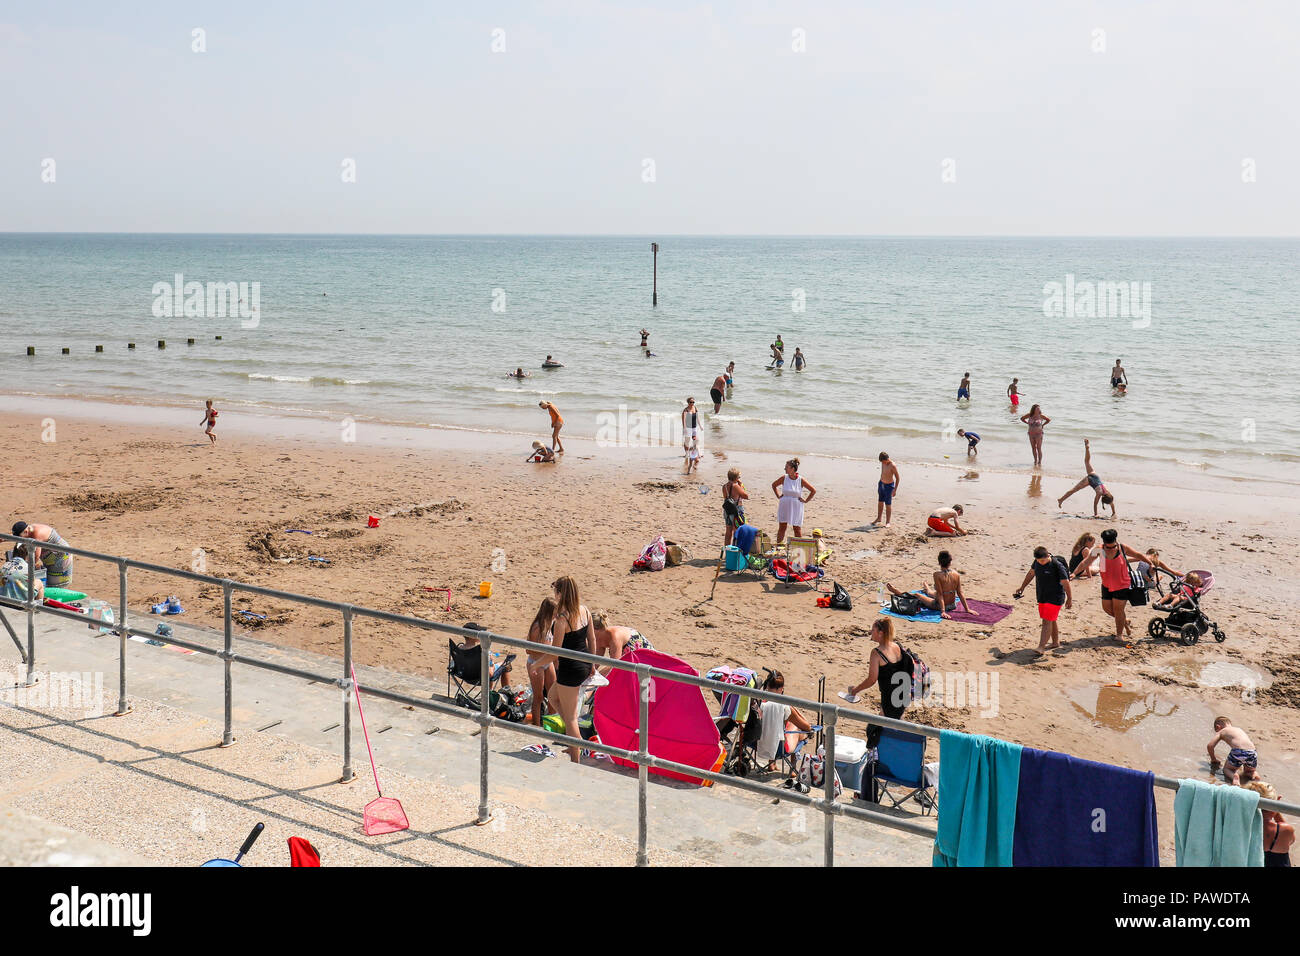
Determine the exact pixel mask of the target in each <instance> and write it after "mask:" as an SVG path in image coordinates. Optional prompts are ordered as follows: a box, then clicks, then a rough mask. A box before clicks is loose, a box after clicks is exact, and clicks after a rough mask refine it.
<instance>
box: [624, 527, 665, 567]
mask: <svg viewBox="0 0 1300 956" xmlns="http://www.w3.org/2000/svg"><path fill="white" fill-rule="evenodd" d="M667 563H668V545H667V543H666V542H665V541H664V536H663V535H660V536H659V537H657V538H655V539H654V540H653V541H651V542H650V543H649V544H648V545H646V546H645V549H644V550H643V551H642V552H641V554H640V556H639V557H638V558H637V559H636V560H635V561H633V562H632V570H634V571H662V570H663V569H664V565H665V564H667Z"/></svg>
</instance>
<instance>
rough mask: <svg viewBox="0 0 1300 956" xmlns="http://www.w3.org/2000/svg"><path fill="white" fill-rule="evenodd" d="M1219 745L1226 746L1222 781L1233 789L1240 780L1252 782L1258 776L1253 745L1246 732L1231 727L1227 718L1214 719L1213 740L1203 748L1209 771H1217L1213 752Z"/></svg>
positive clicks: (1217, 763)
mask: <svg viewBox="0 0 1300 956" xmlns="http://www.w3.org/2000/svg"><path fill="white" fill-rule="evenodd" d="M1221 743H1222V744H1227V745H1228V759H1227V761H1225V762H1224V764H1223V779H1224V780H1226V781H1227V782H1228V783H1230V784H1232V785H1233V786H1234V787H1235V786H1237V785H1239V784H1240V783H1241V781H1242V779H1246V780H1252V779H1254V778H1255V777H1257V776H1258V775H1259V773H1258V771H1259V755H1258V754H1257V753H1256V752H1255V745H1254V744H1253V743H1251V742H1250V738H1249V737H1247V736H1246V732H1245V731H1244V730H1242V729H1241V728H1240V727H1234V726H1232V721H1230V720H1229V719H1228V718H1227V717H1216V718H1215V719H1214V739H1213V740H1211V741H1210V742H1209V743H1208V744H1206V746H1205V750H1206V752H1207V753H1208V754H1209V755H1210V770H1211V771H1215V770H1218V769H1219V758H1218V757H1217V756H1216V755H1215V753H1214V751H1215V749H1216V748H1217V747H1218V746H1219V744H1221Z"/></svg>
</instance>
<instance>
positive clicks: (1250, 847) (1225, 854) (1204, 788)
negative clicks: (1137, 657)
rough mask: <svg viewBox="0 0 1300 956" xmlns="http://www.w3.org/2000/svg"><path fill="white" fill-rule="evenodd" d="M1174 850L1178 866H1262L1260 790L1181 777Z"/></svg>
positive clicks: (1262, 834) (1262, 835)
mask: <svg viewBox="0 0 1300 956" xmlns="http://www.w3.org/2000/svg"><path fill="white" fill-rule="evenodd" d="M939 769H940V770H941V771H942V769H943V765H942V764H940V765H939ZM1174 854H1175V860H1176V861H1177V865H1178V866H1263V865H1264V815H1263V814H1262V813H1260V812H1259V794H1257V793H1256V792H1255V791H1254V790H1246V789H1244V788H1243V787H1230V786H1219V785H1218V784H1213V783H1205V782H1204V781H1201V780H1179V781H1178V796H1176V797H1174Z"/></svg>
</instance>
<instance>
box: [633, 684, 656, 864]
mask: <svg viewBox="0 0 1300 956" xmlns="http://www.w3.org/2000/svg"><path fill="white" fill-rule="evenodd" d="M636 670H637V674H636V679H637V683H638V684H639V685H640V688H641V694H640V697H641V711H640V716H639V717H638V720H637V725H638V730H637V756H638V757H639V758H640V760H638V762H637V767H636V865H637V866H649V865H650V855H649V853H647V852H646V837H647V836H648V834H649V821H648V817H647V810H648V808H647V806H646V801H647V795H646V789H647V783H648V782H649V779H650V769H649V768H648V767H647V766H646V765H645V764H644V763H642V762H640V761H642V760H647V759H649V757H650V691H651V689H652V688H653V687H654V678H653V677H651V676H650V666H649V665H648V664H638V665H637V667H636Z"/></svg>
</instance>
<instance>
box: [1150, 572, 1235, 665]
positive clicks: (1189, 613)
mask: <svg viewBox="0 0 1300 956" xmlns="http://www.w3.org/2000/svg"><path fill="white" fill-rule="evenodd" d="M1155 573H1156V575H1157V580H1158V576H1159V575H1160V574H1162V573H1168V572H1162V571H1160V570H1159V569H1156V572H1155ZM1191 573H1193V574H1195V575H1196V576H1197V577H1198V578H1200V579H1201V584H1200V586H1199V587H1192V586H1191V585H1190V584H1187V583H1186V582H1185V579H1182V578H1176V577H1174V576H1173V575H1170V578H1171V581H1170V584H1169V593H1170V594H1177V595H1179V600H1178V601H1176V602H1175V603H1173V604H1170V605H1166V606H1161V605H1158V604H1155V605H1152V607H1151V609H1152V610H1153V611H1155V612H1156V613H1157V614H1164V615H1165V616H1164V617H1153V618H1152V619H1151V620H1150V621H1148V622H1147V633H1148V634H1149V635H1151V637H1152V638H1154V639H1156V640H1159V639H1160V638H1162V637H1166V636H1169V637H1175V636H1176V637H1177V639H1178V641H1179V643H1181V644H1182V645H1183V646H1184V647H1191V646H1192V645H1193V644H1195V643H1196V642H1197V641H1199V640H1200V639H1201V638H1202V637H1203V636H1204V635H1205V634H1206V632H1210V633H1213V634H1214V639H1215V640H1216V641H1218V642H1219V643H1220V644H1222V643H1223V642H1224V641H1225V640H1227V637H1228V635H1227V634H1225V633H1223V631H1222V630H1221V629H1220V628H1219V625H1218V624H1217V623H1215V622H1214V621H1212V620H1210V618H1209V617H1208V616H1207V615H1206V614H1205V611H1204V610H1202V608H1201V595H1203V594H1205V592H1206V591H1208V590H1210V588H1212V587H1214V575H1213V574H1212V573H1211V572H1209V571H1194V572H1191Z"/></svg>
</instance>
